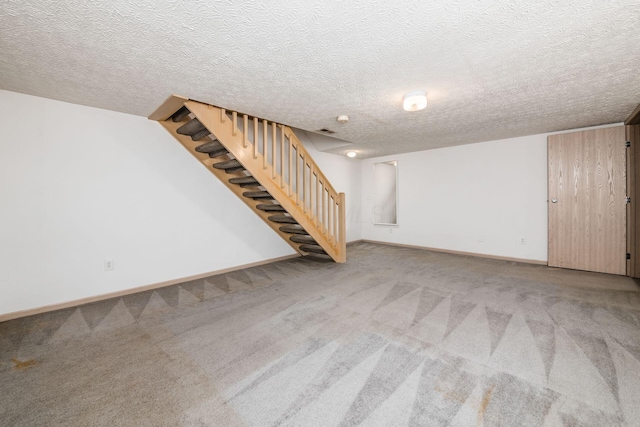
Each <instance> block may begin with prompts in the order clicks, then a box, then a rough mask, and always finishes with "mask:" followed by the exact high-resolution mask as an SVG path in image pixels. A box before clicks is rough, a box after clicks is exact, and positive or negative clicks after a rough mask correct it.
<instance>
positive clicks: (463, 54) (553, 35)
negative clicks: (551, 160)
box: [0, 0, 640, 157]
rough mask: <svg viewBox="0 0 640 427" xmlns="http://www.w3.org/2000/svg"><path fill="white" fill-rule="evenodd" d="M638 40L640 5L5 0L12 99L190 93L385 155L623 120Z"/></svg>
mask: <svg viewBox="0 0 640 427" xmlns="http://www.w3.org/2000/svg"><path fill="white" fill-rule="evenodd" d="M639 31H640V2H639V1H638V0H620V1H618V0H607V1H603V0H561V1H554V0H544V1H543V0H540V1H525V0H520V1H496V0H467V1H455V0H453V1H452V0H431V1H424V0H419V1H415V0H414V1H404V2H393V1H388V0H366V1H344V0H332V1H316V2H310V1H307V0H288V1H287V0H273V1H264V0H246V1H236V0H225V1H204V0H197V1H194V0H192V1H187V0H183V1H152V0H140V1H127V0H110V1H101V2H96V1H92V0H74V1H68V2H58V1H50V0H3V1H2V6H0V88H2V89H6V90H11V91H17V92H23V93H28V94H33V95H38V96H43V97H48V98H54V99H59V100H63V101H69V102H74V103H78V104H84V105H91V106H95V107H101V108H106V109H110V110H116V111H122V112H126V113H132V114H138V115H142V116H147V115H149V114H150V113H151V112H152V111H153V110H154V109H155V108H156V107H157V106H158V105H159V104H160V103H161V102H162V101H163V100H164V99H165V98H166V97H167V96H168V95H170V94H171V93H178V94H181V95H184V96H188V97H191V98H194V99H198V100H201V101H205V102H209V103H212V104H216V105H219V106H221V107H226V108H229V109H235V110H238V111H242V112H245V113H249V114H253V115H257V116H261V117H265V118H268V119H272V120H275V121H278V122H281V123H285V124H288V125H290V126H295V127H297V128H301V129H306V130H317V129H321V128H324V127H327V128H330V129H332V130H334V131H336V133H335V134H334V135H333V136H335V137H337V138H339V139H342V140H346V141H349V142H352V143H353V146H351V147H350V149H356V150H357V151H359V152H360V154H361V156H362V157H372V156H378V155H384V154H392V153H400V152H409V151H416V150H423V149H429V148H436V147H444V146H449V145H459V144H467V143H471V142H478V141H486V140H492V139H500V138H507V137H512V136H520V135H529V134H535V133H542V132H549V131H555V130H564V129H572V128H577V127H582V126H589V125H597V124H603V123H614V122H620V121H623V120H624V119H625V118H626V117H627V116H628V115H629V114H630V113H631V111H632V110H633V109H634V107H635V106H636V105H637V104H638V103H640V72H639V70H640V43H638V32H639ZM419 89H422V90H426V91H428V93H429V96H428V98H429V106H428V107H427V109H426V110H423V111H420V112H414V113H407V112H404V111H403V110H402V96H403V94H404V93H406V92H409V91H412V90H419ZM338 114H348V115H349V116H350V117H351V121H350V122H349V123H347V124H339V123H337V122H336V120H335V118H336V116H337V115H338ZM329 147H331V144H329ZM328 150H329V151H334V152H338V153H342V152H344V151H345V148H344V147H338V148H335V147H334V148H328Z"/></svg>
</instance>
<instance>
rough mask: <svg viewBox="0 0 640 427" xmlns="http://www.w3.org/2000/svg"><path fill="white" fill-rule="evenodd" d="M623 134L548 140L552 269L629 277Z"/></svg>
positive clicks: (568, 135)
mask: <svg viewBox="0 0 640 427" xmlns="http://www.w3.org/2000/svg"><path fill="white" fill-rule="evenodd" d="M625 142H626V138H625V128H624V126H617V127H612V128H605V129H596V130H589V131H584V132H573V133H566V134H561V135H552V136H550V137H549V138H548V174H549V265H550V266H553V267H563V268H573V269H577V270H588V271H597V272H601V273H611V274H622V275H623V274H625V273H626V254H627V248H626V153H625V150H626V146H625Z"/></svg>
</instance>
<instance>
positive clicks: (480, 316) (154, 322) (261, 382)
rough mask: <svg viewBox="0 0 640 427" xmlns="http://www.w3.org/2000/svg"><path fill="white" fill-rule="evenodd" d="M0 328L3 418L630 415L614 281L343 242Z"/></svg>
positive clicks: (625, 339) (627, 336)
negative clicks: (319, 255) (338, 259)
mask: <svg viewBox="0 0 640 427" xmlns="http://www.w3.org/2000/svg"><path fill="white" fill-rule="evenodd" d="M348 257H349V259H348V262H347V263H346V264H343V265H339V264H334V263H330V262H323V261H318V260H314V259H309V258H298V259H293V260H288V261H283V262H278V263H274V264H269V265H265V266H261V267H254V268H250V269H246V270H241V271H236V272H232V273H228V274H223V275H218V276H213V277H209V278H207V279H203V280H197V281H193V282H188V283H182V284H180V285H174V286H170V287H166V288H163V289H158V290H156V291H148V292H143V293H139V294H134V295H130V296H126V297H122V298H114V299H111V300H107V301H103V302H100V303H95V304H88V305H84V306H81V307H76V308H71V309H65V310H60V311H56V312H52V313H47V314H42V315H37V316H32V317H28V318H23V319H18V320H14V321H9V322H4V323H0V424H1V425H2V426H14V425H15V426H38V425H71V426H88V425H103V426H119V425H122V426H143V425H145V426H146V425H148V426H160V425H184V426H203V425H205V426H209V425H211V426H236V425H237V426H240V425H249V426H274V425H287V426H355V425H363V426H405V425H410V426H449V425H451V426H617V425H628V426H638V425H640V293H639V290H638V286H637V285H636V283H635V282H634V281H632V280H631V279H628V278H624V277H616V276H609V275H603V274H594V273H586V272H578V271H569V270H560V269H553V268H548V267H544V266H534V265H526V264H518V263H513V262H506V261H495V260H488V259H481V258H473V257H465V256H457V255H450V254H442V253H435V252H429V251H421V250H414V249H406V248H397V247H391V246H382V245H374V244H369V243H357V244H354V245H352V246H350V247H349V251H348Z"/></svg>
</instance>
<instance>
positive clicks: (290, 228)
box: [279, 225, 309, 234]
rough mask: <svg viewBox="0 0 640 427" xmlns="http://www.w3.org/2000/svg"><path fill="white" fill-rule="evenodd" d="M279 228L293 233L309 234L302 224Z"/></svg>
mask: <svg viewBox="0 0 640 427" xmlns="http://www.w3.org/2000/svg"><path fill="white" fill-rule="evenodd" d="M279 230H280V231H282V232H285V233H291V234H309V233H307V230H305V229H304V228H302V226H301V225H283V226H282V227H280V228H279Z"/></svg>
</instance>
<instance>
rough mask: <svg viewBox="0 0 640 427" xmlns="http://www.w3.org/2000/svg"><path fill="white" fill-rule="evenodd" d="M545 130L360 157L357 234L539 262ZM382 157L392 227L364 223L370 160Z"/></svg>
mask: <svg viewBox="0 0 640 427" xmlns="http://www.w3.org/2000/svg"><path fill="white" fill-rule="evenodd" d="M592 129H593V128H592ZM548 135H549V134H540V135H531V136H525V137H520V138H511V139H505V140H499V141H490V142H484V143H479V144H469V145H461V146H457V147H449V148H442V149H436V150H427V151H420V152H415V153H406V154H400V155H394V156H386V157H380V158H373V159H367V160H365V161H363V165H362V182H363V202H362V207H363V212H364V213H365V214H364V215H363V216H364V218H365V221H364V222H363V227H362V238H363V239H368V240H377V241H383V242H390V243H399V244H406V245H416V246H424V247H430V248H439V249H447V250H454V251H461V252H472V253H478V254H487V255H495V256H503V257H510V258H521V259H528V260H538V261H546V260H547V136H548ZM390 160H398V187H399V202H398V208H399V213H398V221H399V225H398V226H397V227H390V226H379V225H373V221H372V219H373V215H372V209H373V185H372V182H373V164H374V163H376V162H382V161H390ZM522 238H524V239H525V241H526V244H525V245H522V244H521V243H520V240H521V239H522Z"/></svg>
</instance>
